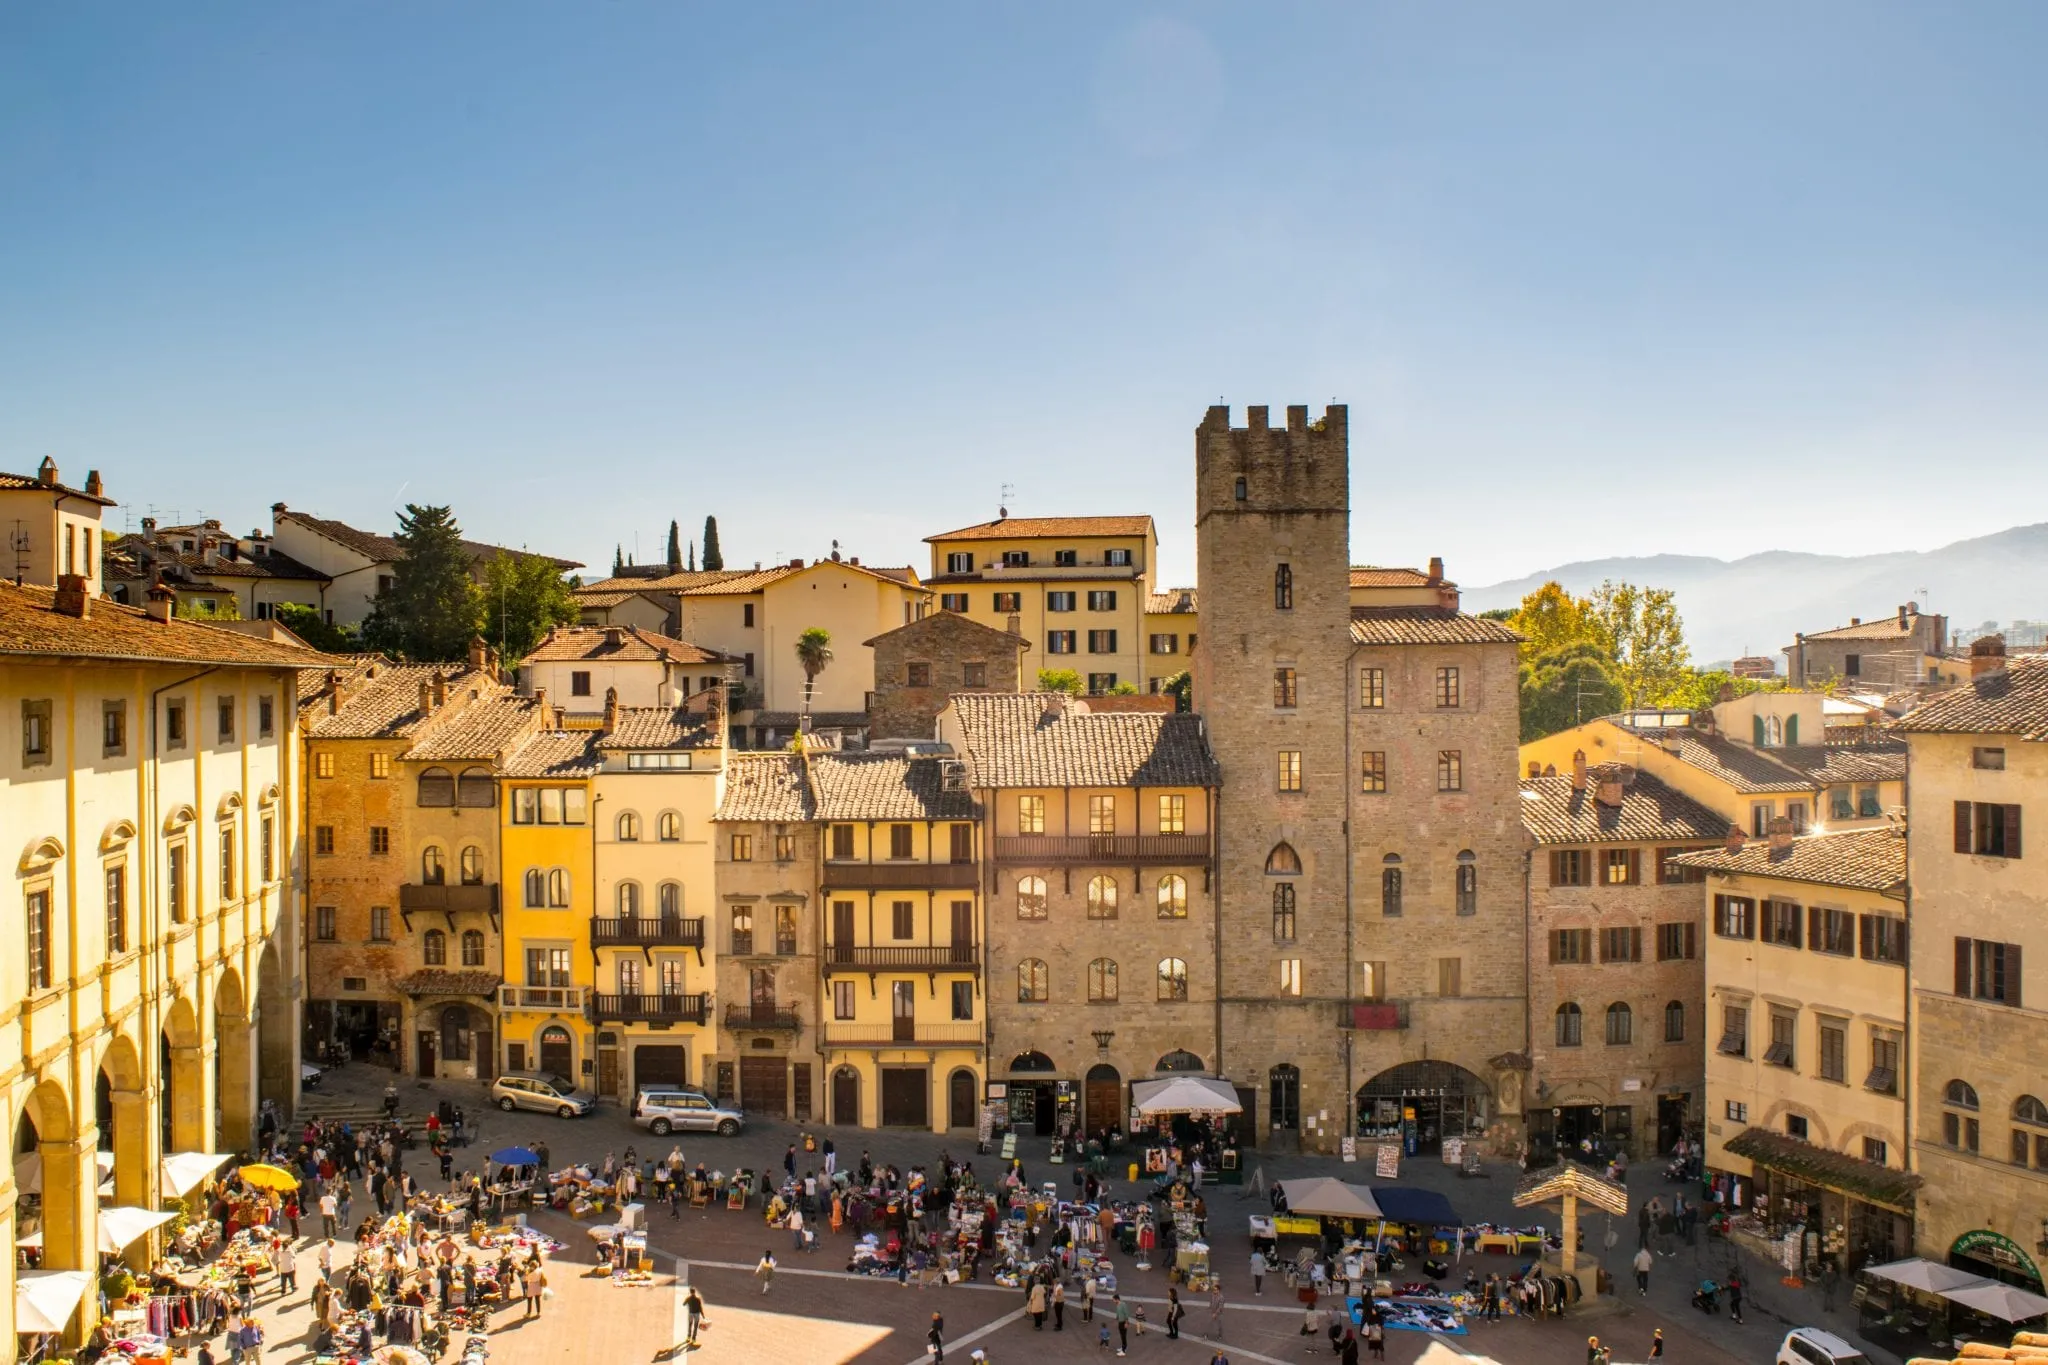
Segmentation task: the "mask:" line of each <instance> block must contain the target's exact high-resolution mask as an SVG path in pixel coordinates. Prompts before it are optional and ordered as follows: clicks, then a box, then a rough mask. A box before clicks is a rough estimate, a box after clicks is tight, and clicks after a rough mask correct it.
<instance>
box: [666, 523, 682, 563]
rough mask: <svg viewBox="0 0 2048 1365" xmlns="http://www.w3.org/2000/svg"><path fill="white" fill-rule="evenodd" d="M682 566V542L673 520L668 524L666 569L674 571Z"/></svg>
mask: <svg viewBox="0 0 2048 1365" xmlns="http://www.w3.org/2000/svg"><path fill="white" fill-rule="evenodd" d="M682 567H683V542H682V539H681V536H680V534H679V532H678V529H677V527H676V524H675V522H673V521H671V522H669V524H668V571H669V572H670V573H674V572H675V571H676V570H678V569H680V568H682Z"/></svg>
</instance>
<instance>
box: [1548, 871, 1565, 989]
mask: <svg viewBox="0 0 2048 1365" xmlns="http://www.w3.org/2000/svg"><path fill="white" fill-rule="evenodd" d="M1563 877H1564V853H1563V852H1562V851H1561V850H1558V849H1552V850H1551V851H1550V884H1551V885H1552V886H1562V885H1563V884H1564V882H1563ZM1550 960H1551V961H1552V962H1555V961H1557V958H1556V957H1555V956H1554V955H1553V956H1552V957H1551V959H1550Z"/></svg>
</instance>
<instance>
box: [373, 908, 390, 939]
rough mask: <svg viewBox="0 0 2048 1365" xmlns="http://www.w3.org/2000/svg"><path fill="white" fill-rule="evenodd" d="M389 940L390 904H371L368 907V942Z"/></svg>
mask: <svg viewBox="0 0 2048 1365" xmlns="http://www.w3.org/2000/svg"><path fill="white" fill-rule="evenodd" d="M390 941H391V907H390V906H388V905H373V906H371V907H370V942H372V943H389V942H390Z"/></svg>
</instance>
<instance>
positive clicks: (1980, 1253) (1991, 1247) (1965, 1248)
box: [1949, 1228, 2041, 1284]
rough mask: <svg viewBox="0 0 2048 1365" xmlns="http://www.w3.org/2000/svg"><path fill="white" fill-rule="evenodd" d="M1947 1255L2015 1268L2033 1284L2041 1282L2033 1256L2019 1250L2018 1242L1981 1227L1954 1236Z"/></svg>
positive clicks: (2008, 1268)
mask: <svg viewBox="0 0 2048 1365" xmlns="http://www.w3.org/2000/svg"><path fill="white" fill-rule="evenodd" d="M1949 1255H1951V1256H1970V1257H1974V1258H1975V1259H1977V1260H1980V1261H1989V1262H1991V1264H1993V1265H1996V1266H2003V1267H2005V1268H2006V1269H2007V1270H2017V1271H2018V1272H2019V1273H2020V1274H2022V1275H2024V1276H2026V1277H2027V1278H2028V1279H2030V1280H2032V1281H2033V1282H2034V1283H2035V1284H2039V1283H2041V1272H2040V1271H2039V1270H2038V1269H2036V1268H2035V1266H2034V1259H2033V1257H2031V1256H2029V1255H2027V1253H2026V1252H2024V1251H2022V1250H2020V1244H2019V1243H2018V1242H2015V1241H2013V1240H2012V1238H2010V1237H2002V1236H2000V1235H1999V1234H1998V1233H1995V1232H1990V1231H1987V1230H1985V1229H1983V1228H1979V1229H1978V1230H1977V1231H1975V1232H1966V1233H1964V1234H1963V1235H1962V1236H1960V1237H1958V1238H1956V1243H1955V1245H1954V1246H1952V1247H1950V1248H1949Z"/></svg>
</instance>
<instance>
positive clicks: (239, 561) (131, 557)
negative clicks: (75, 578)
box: [103, 531, 329, 583]
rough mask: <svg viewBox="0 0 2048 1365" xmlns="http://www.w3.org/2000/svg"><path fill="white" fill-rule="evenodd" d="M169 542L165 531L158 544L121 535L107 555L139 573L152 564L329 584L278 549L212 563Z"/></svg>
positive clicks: (209, 574)
mask: <svg viewBox="0 0 2048 1365" xmlns="http://www.w3.org/2000/svg"><path fill="white" fill-rule="evenodd" d="M166 541H167V536H166V535H165V533H164V532H163V531H158V532H157V539H156V543H155V544H151V543H150V542H149V541H146V540H144V539H143V538H142V537H141V536H139V535H133V536H117V537H116V538H115V539H114V540H113V541H111V542H109V543H108V544H107V545H106V546H105V547H104V550H103V553H104V554H105V555H106V556H107V557H108V558H109V559H110V560H112V561H113V562H115V563H117V564H120V565H122V566H132V567H133V571H134V572H136V573H140V572H143V568H142V566H143V565H144V563H145V562H152V563H153V564H154V565H155V566H157V567H159V568H162V567H176V568H177V569H180V570H183V571H184V572H185V573H187V574H192V575H196V576H198V577H202V578H285V579H303V580H306V581H309V582H313V583H325V582H328V581H329V579H328V577H327V575H326V574H324V573H321V572H320V571H319V570H318V569H313V568H308V567H307V566H306V565H304V564H301V563H299V561H298V560H296V559H293V558H292V557H291V556H290V555H288V554H282V553H279V552H278V551H275V550H273V551H270V552H269V553H267V554H260V555H243V554H239V553H238V554H237V555H236V557H235V558H233V559H227V558H225V557H222V558H217V559H216V560H215V561H214V562H213V563H211V564H209V563H207V562H206V556H205V554H204V553H202V552H200V551H197V550H192V551H187V550H181V549H177V548H175V547H174V546H172V545H169V544H167V543H166Z"/></svg>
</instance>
